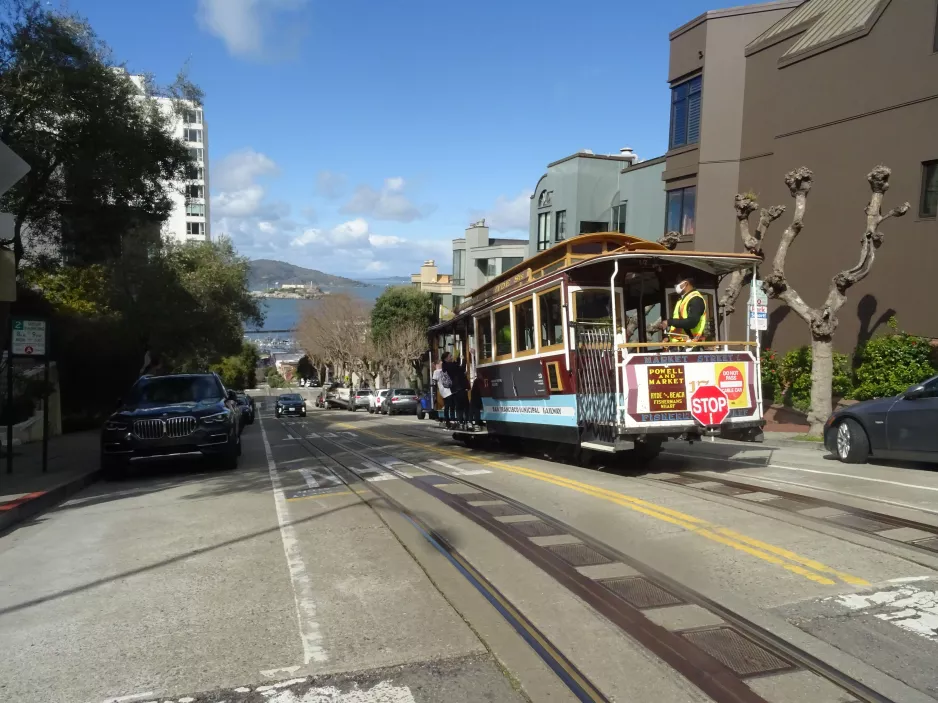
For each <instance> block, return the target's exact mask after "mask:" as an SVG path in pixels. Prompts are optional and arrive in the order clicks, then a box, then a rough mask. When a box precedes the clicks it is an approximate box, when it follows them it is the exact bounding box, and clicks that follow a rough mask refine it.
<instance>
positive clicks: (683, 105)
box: [669, 76, 703, 149]
mask: <svg viewBox="0 0 938 703" xmlns="http://www.w3.org/2000/svg"><path fill="white" fill-rule="evenodd" d="M702 81H703V79H702V78H701V77H700V76H697V77H696V78H691V79H690V80H689V81H685V82H684V83H681V84H680V85H676V86H674V87H673V88H672V89H671V146H670V147H669V148H671V149H676V148H678V147H681V146H686V145H687V144H696V143H697V142H699V141H700V100H701V96H702V91H701V87H702Z"/></svg>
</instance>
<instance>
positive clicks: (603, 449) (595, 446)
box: [580, 442, 616, 454]
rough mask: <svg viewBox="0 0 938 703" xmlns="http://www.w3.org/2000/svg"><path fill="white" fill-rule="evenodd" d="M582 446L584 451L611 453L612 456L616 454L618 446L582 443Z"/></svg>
mask: <svg viewBox="0 0 938 703" xmlns="http://www.w3.org/2000/svg"><path fill="white" fill-rule="evenodd" d="M580 446H581V447H583V448H584V449H592V450H593V451H595V452H609V453H610V454H615V452H616V445H614V444H601V443H599V442H580Z"/></svg>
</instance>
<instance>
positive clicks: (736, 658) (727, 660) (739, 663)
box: [681, 627, 794, 676]
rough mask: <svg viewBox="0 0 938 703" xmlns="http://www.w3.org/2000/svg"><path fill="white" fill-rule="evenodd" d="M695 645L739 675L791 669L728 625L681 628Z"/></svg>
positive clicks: (684, 636) (683, 633)
mask: <svg viewBox="0 0 938 703" xmlns="http://www.w3.org/2000/svg"><path fill="white" fill-rule="evenodd" d="M681 637H683V638H684V639H686V640H687V641H688V642H690V643H692V644H694V645H696V646H697V647H699V648H700V649H702V650H703V651H704V652H706V653H707V654H709V655H710V656H711V657H713V658H714V659H716V660H717V661H718V662H720V663H721V664H723V665H724V666H726V667H727V668H728V669H730V670H732V671H734V672H736V674H737V675H739V676H755V675H756V674H769V673H774V672H777V671H785V670H787V669H793V668H794V666H793V665H792V664H790V663H789V662H787V661H785V660H784V659H782V658H781V657H777V656H775V655H774V654H772V652H770V651H769V650H767V649H765V648H764V647H761V646H759V645H758V644H756V643H755V642H753V641H752V640H750V639H748V638H746V637H743V636H742V635H741V634H739V633H738V632H736V630H733V629H732V628H729V627H715V628H708V629H706V630H690V631H688V632H682V633H681Z"/></svg>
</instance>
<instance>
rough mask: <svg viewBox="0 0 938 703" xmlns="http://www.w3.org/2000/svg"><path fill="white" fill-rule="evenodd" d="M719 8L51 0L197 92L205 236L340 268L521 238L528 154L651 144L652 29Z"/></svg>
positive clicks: (538, 168)
mask: <svg viewBox="0 0 938 703" xmlns="http://www.w3.org/2000/svg"><path fill="white" fill-rule="evenodd" d="M734 4H741V3H739V2H734V1H733V0H727V1H726V2H724V3H720V2H718V1H717V2H716V3H715V2H714V0H710V2H708V1H707V0H671V1H670V2H666V3H661V4H658V3H648V2H638V1H636V0H590V1H589V2H570V1H569V0H541V1H540V2H529V1H527V0H525V1H521V0H473V2H447V1H443V2H441V1H440V0H395V1H394V2H388V1H387V0H370V1H366V0H339V1H335V0H333V1H331V2H330V1H328V0H160V1H159V2H155V1H150V2H141V1H140V0H135V1H134V2H127V0H69V2H68V8H69V9H70V10H71V11H73V12H77V13H79V14H81V15H83V16H85V17H86V18H87V19H88V20H89V21H90V22H91V25H92V26H93V27H94V28H95V30H96V32H97V33H98V35H99V36H100V37H101V38H102V39H103V40H104V41H106V42H107V43H108V44H109V45H110V47H111V48H112V50H113V52H114V58H115V60H117V61H118V62H124V63H126V65H127V67H128V69H129V70H130V71H131V72H149V73H152V74H154V76H155V77H156V79H157V81H158V82H161V83H169V82H171V81H172V80H173V78H174V77H175V75H176V73H177V72H178V71H179V70H180V69H181V68H182V67H183V66H185V67H187V69H188V72H189V76H190V79H191V80H192V81H193V82H195V83H196V84H198V85H199V86H200V87H201V88H202V90H203V91H204V92H205V105H204V108H205V120H206V123H207V137H208V154H209V165H210V176H211V182H210V193H211V211H212V235H213V237H218V236H221V235H227V236H229V237H231V239H232V240H233V241H234V243H235V245H236V246H237V248H238V250H239V251H240V252H241V253H242V254H244V255H246V256H248V257H250V258H252V259H257V258H271V259H278V260H281V261H288V262H290V263H294V264H297V265H300V266H306V267H309V268H315V269H319V270H321V271H326V272H328V273H334V274H339V275H345V276H351V277H352V278H376V277H383V276H406V275H408V274H410V273H415V272H417V270H418V269H419V266H420V264H421V263H422V262H423V261H424V260H425V259H431V258H432V259H435V260H436V261H437V264H438V265H439V267H440V271H441V272H449V271H450V270H451V267H452V249H451V244H450V242H451V240H452V239H454V238H457V237H461V236H462V235H463V232H464V230H465V228H466V227H467V226H468V225H469V223H470V222H471V221H473V220H476V219H478V218H480V217H485V218H486V221H487V223H488V224H489V226H490V227H491V228H492V235H493V236H499V237H516V238H524V239H526V238H527V227H528V213H529V197H530V195H531V192H532V190H533V188H534V186H535V185H536V183H537V181H538V179H539V178H540V177H541V175H543V173H544V172H545V170H546V167H547V164H548V163H550V162H552V161H555V160H557V159H560V158H563V157H565V156H568V155H570V154H572V153H574V152H576V151H578V150H580V149H592V150H593V151H594V152H595V153H597V154H611V153H618V150H619V149H620V148H621V147H624V146H630V147H632V148H633V149H634V150H635V151H636V153H637V154H638V155H639V157H640V158H643V159H645V158H652V157H655V156H659V155H661V154H663V153H664V151H665V150H666V148H667V131H668V117H669V111H668V108H669V92H668V84H667V70H668V50H669V43H668V33H669V32H670V31H672V30H673V29H675V28H677V27H679V26H680V25H682V24H684V23H685V22H687V21H688V20H690V19H693V18H694V17H696V16H697V15H699V14H700V13H701V12H704V11H706V10H708V9H719V8H720V7H724V6H728V5H734Z"/></svg>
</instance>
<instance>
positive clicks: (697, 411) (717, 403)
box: [690, 386, 730, 427]
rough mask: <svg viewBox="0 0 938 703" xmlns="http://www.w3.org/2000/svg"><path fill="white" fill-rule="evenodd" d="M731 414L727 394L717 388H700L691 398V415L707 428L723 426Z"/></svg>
mask: <svg viewBox="0 0 938 703" xmlns="http://www.w3.org/2000/svg"><path fill="white" fill-rule="evenodd" d="M729 413H730V402H729V400H727V398H726V393H724V392H723V391H721V390H720V389H719V388H717V387H716V386H700V387H699V388H698V389H697V390H695V391H694V393H693V395H691V397H690V414H691V415H692V416H693V418H694V419H695V420H696V421H697V422H699V423H700V424H701V425H703V426H705V427H710V426H712V425H719V424H722V423H723V421H724V420H725V419H726V416H727V415H729Z"/></svg>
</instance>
